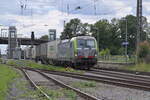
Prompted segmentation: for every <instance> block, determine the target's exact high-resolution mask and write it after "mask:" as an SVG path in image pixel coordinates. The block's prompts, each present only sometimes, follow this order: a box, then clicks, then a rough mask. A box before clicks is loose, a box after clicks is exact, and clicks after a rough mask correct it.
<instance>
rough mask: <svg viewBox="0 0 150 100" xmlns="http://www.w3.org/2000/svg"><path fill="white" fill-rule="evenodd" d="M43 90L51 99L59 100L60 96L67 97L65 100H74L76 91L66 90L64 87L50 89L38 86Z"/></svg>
mask: <svg viewBox="0 0 150 100" xmlns="http://www.w3.org/2000/svg"><path fill="white" fill-rule="evenodd" d="M40 88H41V89H42V90H43V91H44V92H46V93H47V94H48V95H49V96H50V97H51V100H59V99H60V98H67V99H66V100H76V96H77V94H76V92H74V91H72V90H68V89H65V88H62V89H57V90H52V89H48V88H45V87H40Z"/></svg>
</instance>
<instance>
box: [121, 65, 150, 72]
mask: <svg viewBox="0 0 150 100" xmlns="http://www.w3.org/2000/svg"><path fill="white" fill-rule="evenodd" d="M123 69H125V70H131V71H143V72H150V64H145V63H141V64H137V65H134V66H127V67H123Z"/></svg>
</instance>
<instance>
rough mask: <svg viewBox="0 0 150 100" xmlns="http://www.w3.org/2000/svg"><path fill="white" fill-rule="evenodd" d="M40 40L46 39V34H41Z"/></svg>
mask: <svg viewBox="0 0 150 100" xmlns="http://www.w3.org/2000/svg"><path fill="white" fill-rule="evenodd" d="M40 39H41V40H47V41H48V35H43V36H41V37H40Z"/></svg>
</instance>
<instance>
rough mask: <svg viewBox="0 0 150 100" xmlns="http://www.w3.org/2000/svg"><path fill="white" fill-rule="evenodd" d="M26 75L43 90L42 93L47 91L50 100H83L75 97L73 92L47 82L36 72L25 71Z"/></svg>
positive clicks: (49, 81)
mask: <svg viewBox="0 0 150 100" xmlns="http://www.w3.org/2000/svg"><path fill="white" fill-rule="evenodd" d="M27 73H28V74H29V76H30V77H31V79H32V80H33V81H34V82H35V83H36V84H37V85H38V86H41V87H42V88H44V91H47V93H48V94H49V96H50V97H52V100H85V99H84V98H81V97H80V96H78V95H76V93H75V92H73V91H69V90H66V89H64V88H62V87H60V86H59V85H57V84H55V83H54V82H53V81H51V80H47V79H46V78H44V77H43V76H41V75H40V74H38V73H37V72H33V71H27ZM69 92H71V93H69ZM74 93H75V95H74ZM73 95H74V96H73ZM53 96H54V97H53Z"/></svg>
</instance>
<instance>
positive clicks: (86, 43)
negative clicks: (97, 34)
mask: <svg viewBox="0 0 150 100" xmlns="http://www.w3.org/2000/svg"><path fill="white" fill-rule="evenodd" d="M78 48H95V41H94V40H92V39H91V40H90V39H88V40H84V39H79V40H78Z"/></svg>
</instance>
